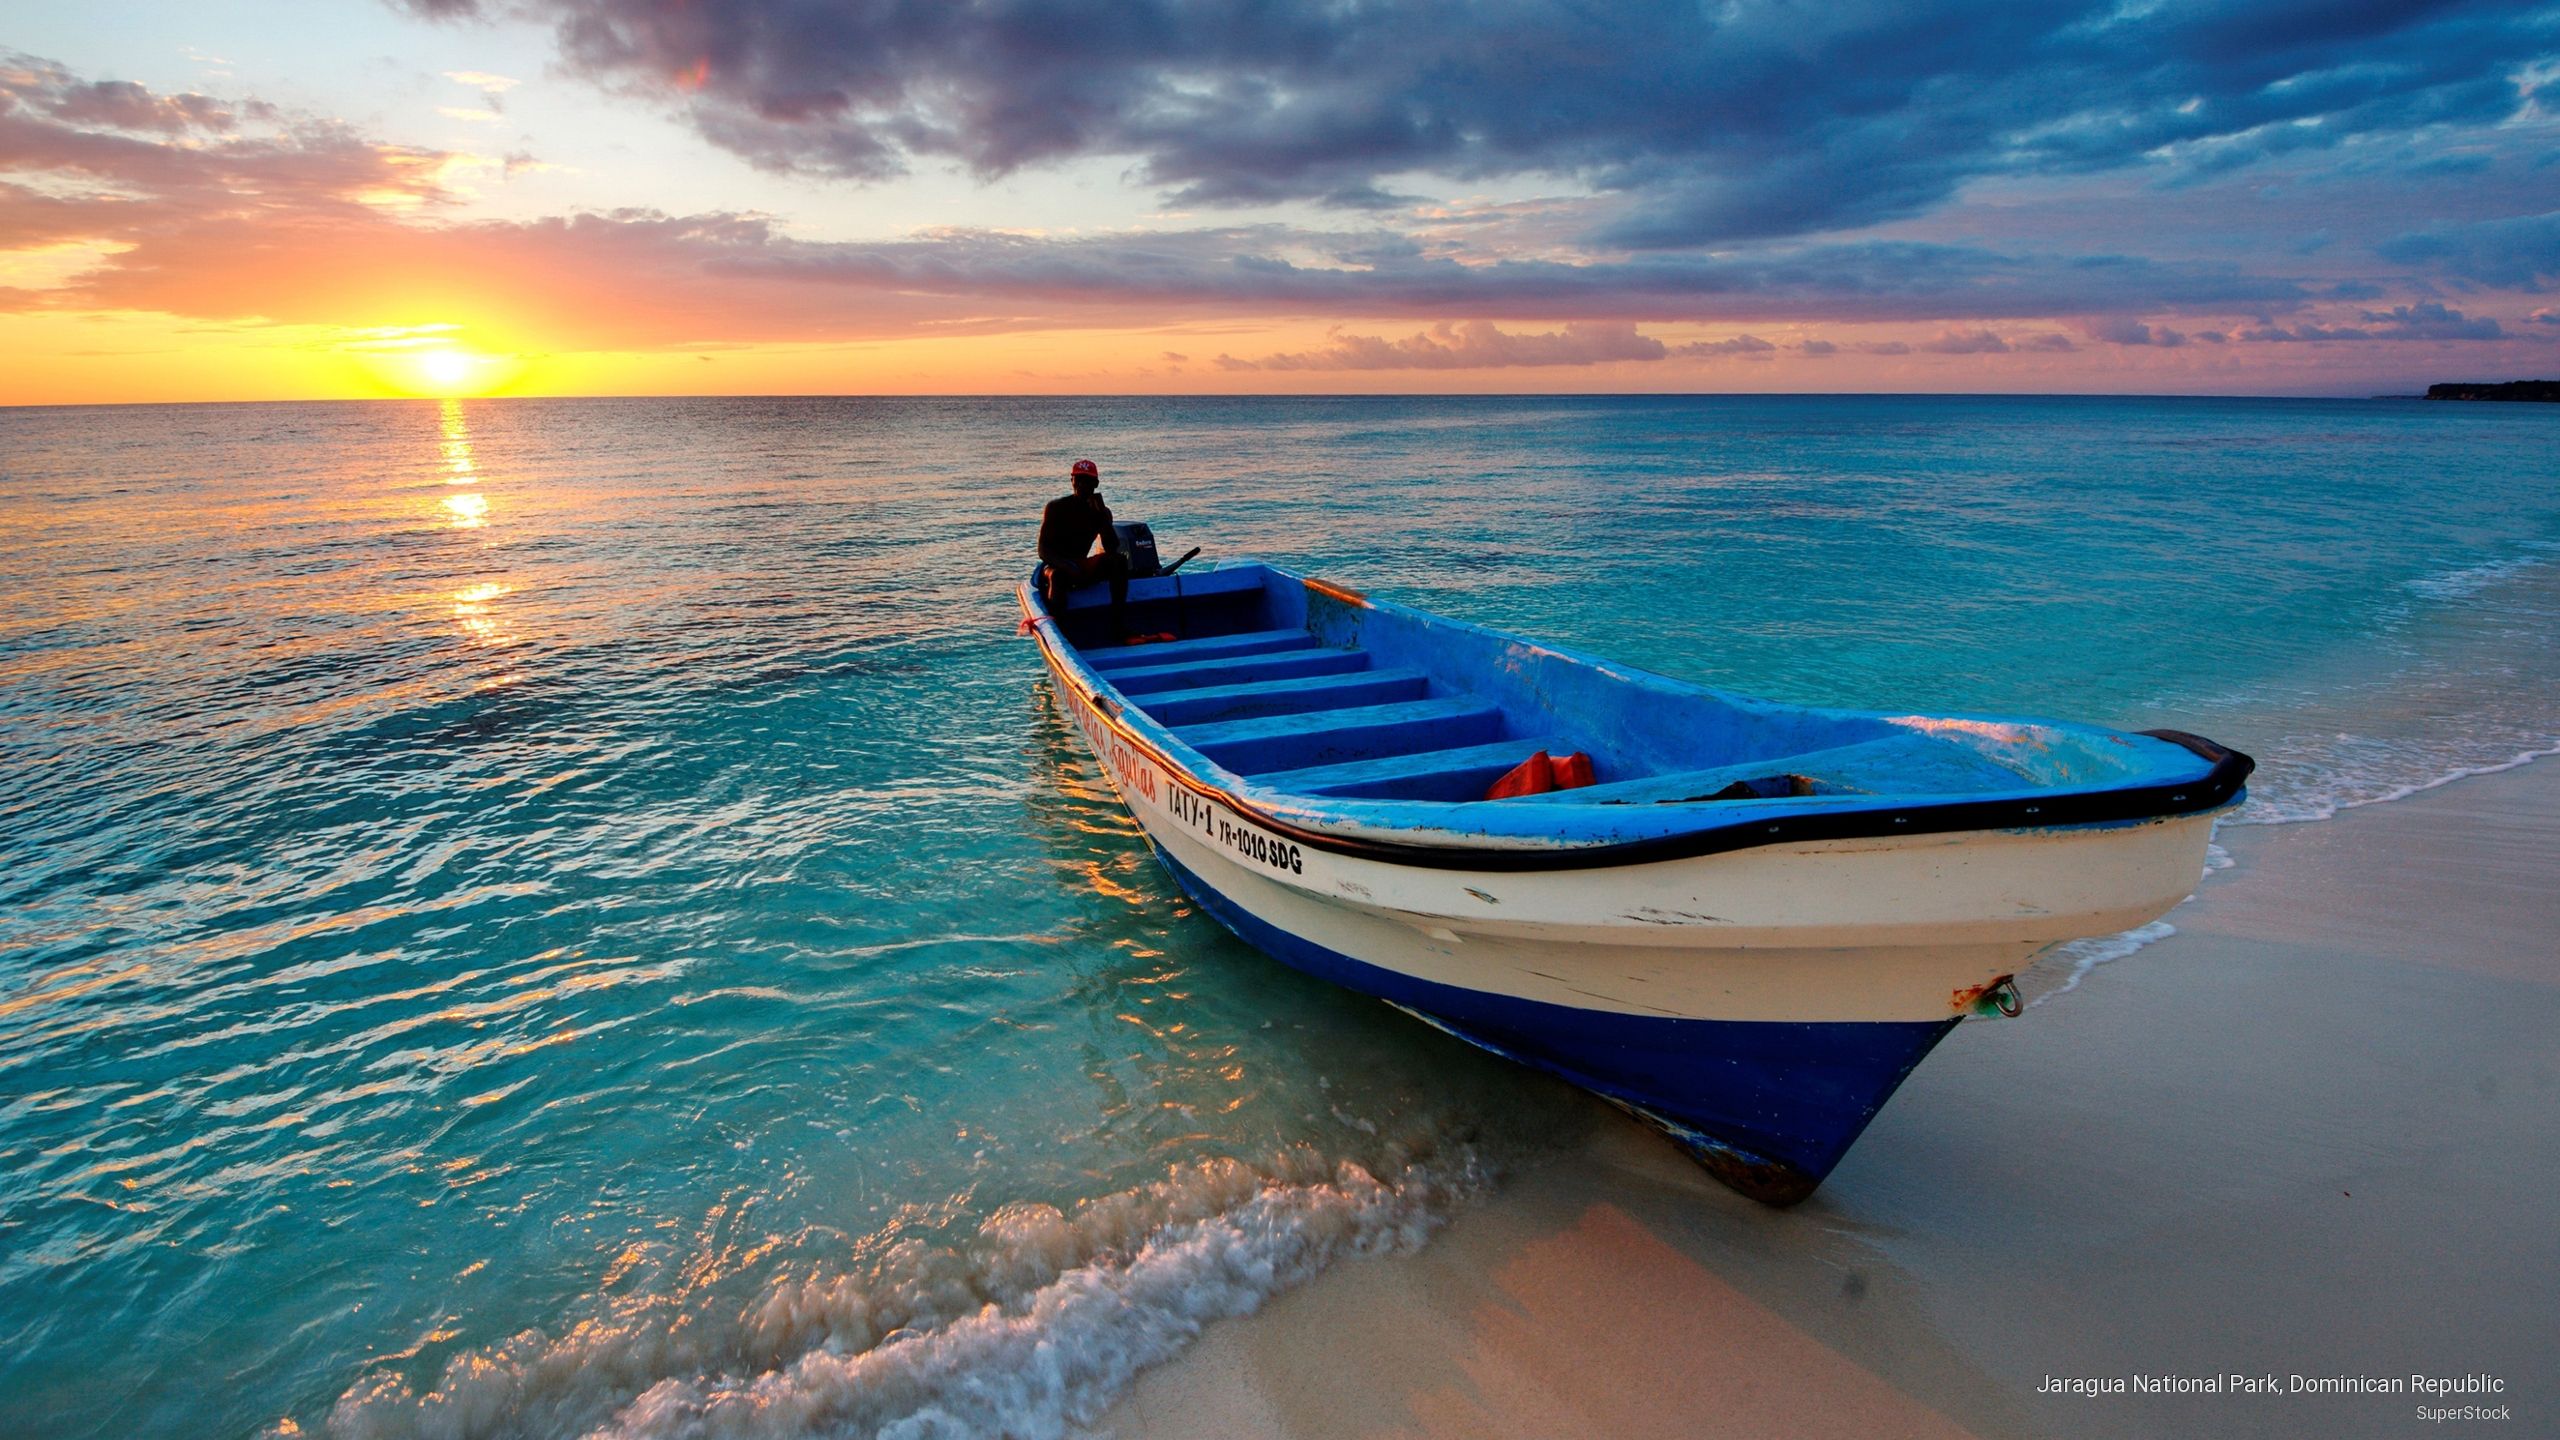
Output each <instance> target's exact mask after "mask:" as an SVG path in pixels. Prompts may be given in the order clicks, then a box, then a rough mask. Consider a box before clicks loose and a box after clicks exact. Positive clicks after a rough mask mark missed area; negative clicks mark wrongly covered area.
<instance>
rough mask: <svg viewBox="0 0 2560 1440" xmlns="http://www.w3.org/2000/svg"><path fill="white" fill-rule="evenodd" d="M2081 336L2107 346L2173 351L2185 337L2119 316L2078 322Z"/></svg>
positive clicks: (2160, 326)
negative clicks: (2137, 346)
mask: <svg viewBox="0 0 2560 1440" xmlns="http://www.w3.org/2000/svg"><path fill="white" fill-rule="evenodd" d="M2080 330H2081V333H2082V334H2085V335H2087V336H2088V337H2089V338H2090V339H2092V340H2097V341H2101V342H2103V343H2105V344H2108V345H2157V346H2159V347H2161V348H2163V349H2173V348H2175V347H2177V346H2180V345H2184V344H2186V343H2187V337H2186V336H2185V335H2183V334H2181V333H2179V332H2178V331H2175V330H2172V329H2170V328H2169V327H2168V326H2166V325H2159V326H2154V325H2150V324H2146V323H2145V322H2143V321H2140V320H2134V319H2130V318H2128V317H2125V316H2121V315H2101V316H2097V317H2095V318H2092V319H2088V320H2083V321H2081V322H2080Z"/></svg>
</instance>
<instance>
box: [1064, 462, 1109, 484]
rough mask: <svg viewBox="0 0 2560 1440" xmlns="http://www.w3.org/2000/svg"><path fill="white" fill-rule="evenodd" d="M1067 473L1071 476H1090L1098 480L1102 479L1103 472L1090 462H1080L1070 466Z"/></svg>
mask: <svg viewBox="0 0 2560 1440" xmlns="http://www.w3.org/2000/svg"><path fill="white" fill-rule="evenodd" d="M1067 473H1068V474H1069V475H1090V476H1092V477H1093V478H1095V479H1097V480H1099V479H1101V478H1102V471H1101V470H1100V468H1098V467H1097V466H1095V464H1094V463H1093V462H1092V461H1090V460H1079V461H1077V462H1076V463H1075V464H1073V465H1070V466H1068V467H1067Z"/></svg>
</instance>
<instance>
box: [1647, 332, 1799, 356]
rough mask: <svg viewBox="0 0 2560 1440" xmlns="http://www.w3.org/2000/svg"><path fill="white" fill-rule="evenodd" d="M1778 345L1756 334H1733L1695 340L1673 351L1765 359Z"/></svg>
mask: <svg viewBox="0 0 2560 1440" xmlns="http://www.w3.org/2000/svg"><path fill="white" fill-rule="evenodd" d="M1777 349H1778V347H1777V346H1775V345H1772V344H1770V343H1769V342H1768V341H1766V340H1763V339H1761V338H1760V337H1759V336H1757V335H1735V336H1732V337H1730V338H1727V339H1723V340H1696V341H1692V342H1690V343H1689V344H1686V345H1683V346H1681V347H1680V348H1679V349H1677V350H1675V351H1673V352H1672V353H1673V354H1676V355H1709V356H1715V355H1739V356H1742V357H1743V358H1745V359H1751V360H1765V359H1767V358H1768V357H1769V356H1770V355H1772V354H1775V353H1776V352H1777Z"/></svg>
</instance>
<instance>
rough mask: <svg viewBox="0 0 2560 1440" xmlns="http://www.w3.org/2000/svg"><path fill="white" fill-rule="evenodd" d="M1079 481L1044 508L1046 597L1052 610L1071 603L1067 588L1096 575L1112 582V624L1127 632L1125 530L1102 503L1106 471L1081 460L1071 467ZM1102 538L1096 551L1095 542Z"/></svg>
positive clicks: (1042, 574) (1071, 474) (1042, 575)
mask: <svg viewBox="0 0 2560 1440" xmlns="http://www.w3.org/2000/svg"><path fill="white" fill-rule="evenodd" d="M1067 475H1068V480H1069V483H1071V484H1073V485H1074V486H1075V493H1074V494H1072V495H1061V496H1059V497H1058V498H1057V499H1055V500H1052V501H1050V502H1049V508H1047V509H1045V510H1043V511H1041V512H1040V564H1041V567H1042V568H1041V572H1040V578H1041V586H1040V593H1041V597H1042V598H1043V599H1045V600H1047V601H1048V602H1049V610H1050V613H1052V614H1062V613H1064V612H1065V610H1066V608H1067V592H1069V591H1071V590H1075V589H1077V588H1079V587H1082V586H1085V585H1090V584H1092V583H1094V582H1095V581H1097V580H1108V581H1110V582H1111V628H1112V630H1113V632H1114V633H1119V632H1122V631H1125V630H1126V629H1127V628H1128V627H1127V626H1126V625H1125V624H1124V623H1123V619H1124V615H1125V611H1126V608H1127V606H1128V603H1129V557H1128V556H1126V555H1123V554H1121V553H1120V532H1118V531H1117V530H1114V529H1112V528H1111V507H1110V506H1108V505H1105V504H1103V503H1102V471H1101V470H1100V469H1099V468H1098V467H1096V466H1095V465H1094V463H1093V462H1092V461H1090V460H1079V461H1077V462H1076V463H1075V466H1074V468H1072V469H1071V470H1069V471H1068V472H1067ZM1096 540H1100V541H1101V542H1102V550H1101V553H1099V554H1096V553H1094V549H1093V542H1094V541H1096Z"/></svg>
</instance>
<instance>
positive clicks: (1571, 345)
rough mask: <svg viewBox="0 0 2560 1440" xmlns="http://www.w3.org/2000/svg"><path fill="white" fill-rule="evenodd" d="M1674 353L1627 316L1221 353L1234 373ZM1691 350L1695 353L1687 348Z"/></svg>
mask: <svg viewBox="0 0 2560 1440" xmlns="http://www.w3.org/2000/svg"><path fill="white" fill-rule="evenodd" d="M1668 353H1670V352H1669V351H1668V350H1667V349H1666V348H1665V347H1664V346H1663V343H1662V342H1661V341H1659V340H1656V339H1654V338H1653V337H1652V336H1650V335H1639V334H1637V333H1636V327H1635V326H1633V325H1631V324H1627V323H1625V322H1623V321H1594V322H1591V323H1587V324H1585V323H1579V322H1577V323H1573V324H1568V325H1566V326H1565V327H1564V328H1563V329H1562V330H1555V331H1547V332H1543V333H1532V334H1513V333H1507V332H1505V331H1503V330H1501V329H1499V328H1497V327H1496V326H1495V325H1494V324H1493V323H1492V322H1491V321H1487V320H1465V321H1460V322H1459V323H1457V324H1454V325H1448V324H1443V325H1434V326H1432V327H1431V328H1430V329H1429V330H1427V331H1424V332H1422V333H1420V334H1415V335H1409V336H1407V337H1405V338H1404V339H1402V340H1387V339H1384V338H1382V337H1379V336H1375V335H1337V336H1335V337H1334V340H1333V343H1332V344H1330V345H1327V346H1326V347H1325V348H1324V349H1322V350H1310V351H1301V352H1297V353H1292V354H1280V355H1266V356H1264V357H1262V358H1261V359H1259V360H1238V359H1237V358H1236V357H1234V356H1232V355H1221V356H1219V357H1218V365H1219V366H1220V367H1221V368H1223V369H1228V370H1493V369H1507V368H1510V367H1514V366H1550V365H1601V364H1607V363H1610V362H1612V361H1619V360H1642V361H1650V360H1660V359H1662V358H1663V357H1664V356H1665V355H1666V354H1668ZM1683 353H1690V352H1689V351H1688V349H1687V347H1685V346H1684V347H1683Z"/></svg>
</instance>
